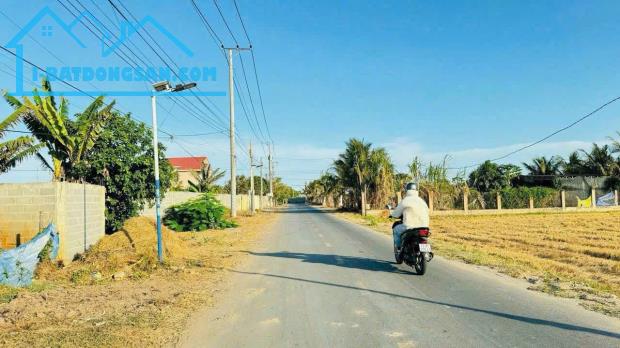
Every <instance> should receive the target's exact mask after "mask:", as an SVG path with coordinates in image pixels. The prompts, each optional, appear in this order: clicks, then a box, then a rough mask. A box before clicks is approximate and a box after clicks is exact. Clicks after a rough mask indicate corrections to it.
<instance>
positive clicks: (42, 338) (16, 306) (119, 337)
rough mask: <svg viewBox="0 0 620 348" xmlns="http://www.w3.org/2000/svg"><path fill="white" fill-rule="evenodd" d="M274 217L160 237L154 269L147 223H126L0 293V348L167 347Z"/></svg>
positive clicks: (151, 226)
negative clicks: (29, 281) (27, 283)
mask: <svg viewBox="0 0 620 348" xmlns="http://www.w3.org/2000/svg"><path fill="white" fill-rule="evenodd" d="M277 216H278V215H277V214H268V213H264V214H258V215H257V216H254V217H239V218H238V219H237V220H236V221H237V222H238V223H239V225H240V227H238V228H234V229H228V230H209V231H203V232H195V233H187V232H183V233H174V232H171V231H168V230H166V229H165V230H164V245H165V256H166V263H165V265H163V266H160V265H159V264H158V263H157V258H156V255H157V254H156V249H155V245H156V244H155V229H154V223H153V221H152V220H150V219H146V218H134V219H131V220H129V221H128V223H127V224H126V225H125V227H124V229H123V230H121V231H119V232H117V233H115V234H113V235H110V236H106V237H105V238H104V239H102V240H101V241H100V242H99V243H98V244H97V245H96V246H94V247H93V248H92V249H91V250H89V252H87V253H86V255H84V256H83V257H82V259H81V260H78V261H75V262H73V263H71V264H70V265H68V266H66V267H62V268H58V267H57V266H54V265H52V264H46V265H43V266H41V267H40V268H39V270H38V276H37V279H36V280H35V282H34V283H33V285H32V286H31V287H29V288H26V289H19V290H15V289H12V288H7V287H2V288H0V346H3V347H33V346H36V347H95V346H96V347H100V346H106V347H109V346H111V347H146V346H170V345H174V344H175V342H176V341H177V339H178V337H179V335H180V334H181V332H182V329H183V328H184V326H185V324H186V320H187V319H188V318H189V316H190V315H191V314H192V313H193V312H194V311H195V310H197V309H198V308H200V307H203V306H208V305H209V304H210V303H211V302H212V301H213V298H214V296H215V295H216V294H217V293H218V291H220V288H221V285H222V284H221V282H222V280H223V279H224V278H225V276H226V271H225V270H224V269H226V268H230V267H232V266H234V265H236V264H238V263H239V262H241V261H242V260H243V259H244V257H245V255H246V252H245V250H247V249H248V248H250V247H251V245H252V243H254V242H255V241H256V240H257V239H258V238H259V237H260V236H261V234H262V233H263V232H264V231H267V230H269V226H270V224H272V223H273V222H274V221H275V219H276V218H277Z"/></svg>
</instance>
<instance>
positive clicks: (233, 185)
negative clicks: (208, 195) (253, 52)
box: [228, 48, 237, 217]
mask: <svg viewBox="0 0 620 348" xmlns="http://www.w3.org/2000/svg"><path fill="white" fill-rule="evenodd" d="M232 52H233V50H232V48H229V49H228V101H229V107H230V132H229V137H230V216H232V217H236V216H237V202H236V201H237V168H236V167H237V166H236V163H235V94H234V91H233V87H234V80H233V78H234V77H233V59H232V58H233V56H232Z"/></svg>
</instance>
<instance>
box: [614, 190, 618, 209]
mask: <svg viewBox="0 0 620 348" xmlns="http://www.w3.org/2000/svg"><path fill="white" fill-rule="evenodd" d="M614 204H615V205H616V206H617V205H618V190H614Z"/></svg>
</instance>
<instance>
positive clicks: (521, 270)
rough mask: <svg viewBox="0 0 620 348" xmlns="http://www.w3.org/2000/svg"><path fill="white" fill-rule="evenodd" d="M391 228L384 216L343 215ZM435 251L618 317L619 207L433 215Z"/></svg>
mask: <svg viewBox="0 0 620 348" xmlns="http://www.w3.org/2000/svg"><path fill="white" fill-rule="evenodd" d="M341 216H343V217H345V218H347V219H350V220H354V221H356V222H358V223H363V224H366V225H369V226H371V227H373V228H374V229H376V230H379V231H381V232H384V233H391V229H390V226H391V223H390V222H389V221H388V220H387V219H385V218H374V219H373V218H365V219H363V218H361V217H356V216H353V215H350V214H344V215H341ZM431 229H432V233H433V234H432V236H431V239H432V243H433V246H434V247H435V250H436V254H437V255H441V256H444V257H448V258H456V259H461V260H463V261H465V262H468V263H473V264H477V265H485V266H490V267H493V268H495V269H497V270H499V271H501V272H503V273H507V274H510V275H512V276H514V277H519V278H525V279H528V281H530V283H532V286H531V288H532V289H534V290H540V291H544V292H548V293H551V294H554V295H558V296H563V297H571V298H578V299H579V300H580V302H581V303H582V305H584V306H585V307H587V308H590V309H593V310H597V311H601V312H604V313H607V314H609V315H612V316H616V317H620V301H619V300H618V296H620V211H608V212H575V213H539V214H506V215H477V216H476V215H458V216H457V215H454V216H433V217H432V218H431Z"/></svg>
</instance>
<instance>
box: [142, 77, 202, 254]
mask: <svg viewBox="0 0 620 348" xmlns="http://www.w3.org/2000/svg"><path fill="white" fill-rule="evenodd" d="M193 87H196V83H193V82H192V83H188V84H184V85H176V86H175V87H170V82H168V81H161V82H157V83H154V84H153V88H154V89H155V92H153V94H152V95H151V110H152V122H153V159H154V160H155V221H156V224H157V258H158V259H159V263H163V262H164V252H163V246H162V240H161V239H162V238H161V212H160V210H161V197H160V194H159V141H158V140H157V99H156V96H157V92H161V93H165V92H180V91H184V90H186V89H190V88H193Z"/></svg>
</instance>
